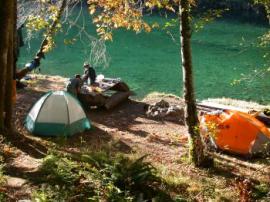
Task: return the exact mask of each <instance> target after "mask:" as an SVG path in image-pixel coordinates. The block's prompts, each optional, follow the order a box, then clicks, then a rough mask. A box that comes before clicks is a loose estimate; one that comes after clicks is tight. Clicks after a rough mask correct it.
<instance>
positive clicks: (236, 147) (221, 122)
mask: <svg viewBox="0 0 270 202" xmlns="http://www.w3.org/2000/svg"><path fill="white" fill-rule="evenodd" d="M200 122H201V123H200V124H201V126H200V129H201V130H200V131H201V133H202V135H204V136H205V137H207V136H208V137H209V135H210V140H211V142H212V143H213V144H214V146H215V147H217V148H219V149H222V150H226V151H229V152H232V153H236V154H243V155H252V154H256V153H268V152H270V130H269V129H268V128H267V127H266V126H265V125H264V124H263V123H262V122H260V121H259V120H257V119H256V118H255V117H253V116H252V115H250V114H247V113H243V112H240V111H235V110H223V111H217V112H215V113H208V114H205V115H203V116H202V117H201V120H200Z"/></svg>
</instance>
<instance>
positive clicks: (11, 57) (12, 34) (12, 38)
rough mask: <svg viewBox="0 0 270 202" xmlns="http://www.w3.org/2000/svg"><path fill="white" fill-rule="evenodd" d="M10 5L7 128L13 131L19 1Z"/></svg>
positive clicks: (6, 105)
mask: <svg viewBox="0 0 270 202" xmlns="http://www.w3.org/2000/svg"><path fill="white" fill-rule="evenodd" d="M9 1H10V3H11V5H10V14H9V15H10V16H9V17H10V18H11V19H10V22H11V24H10V26H9V44H8V57H7V72H6V85H5V87H6V90H5V101H4V102H5V112H6V117H5V122H4V124H5V127H6V128H7V129H8V131H11V130H12V108H13V102H12V95H13V77H14V74H13V71H14V65H16V64H15V63H14V61H15V58H14V57H15V54H14V53H15V51H16V49H15V48H16V47H15V37H16V32H17V31H16V19H17V12H16V10H17V1H16V0H9Z"/></svg>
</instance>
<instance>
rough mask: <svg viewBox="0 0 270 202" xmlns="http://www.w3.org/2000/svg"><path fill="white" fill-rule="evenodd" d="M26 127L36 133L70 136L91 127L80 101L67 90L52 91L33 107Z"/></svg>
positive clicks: (27, 118)
mask: <svg viewBox="0 0 270 202" xmlns="http://www.w3.org/2000/svg"><path fill="white" fill-rule="evenodd" d="M25 127H26V128H27V129H28V130H29V131H30V132H31V133H33V134H35V135H41V136H70V135H73V134H75V133H78V132H83V131H85V130H87V129H90V122H89V120H88V118H87V117H86V114H85V112H84V110H83V108H82V107H81V104H80V102H79V101H78V100H77V99H76V98H75V97H73V96H72V95H70V94H69V93H67V92H65V91H52V92H49V93H47V94H46V95H44V96H42V97H41V98H40V99H39V100H38V101H37V102H36V103H35V105H34V106H33V107H32V109H31V110H30V112H29V113H28V115H27V117H26V121H25Z"/></svg>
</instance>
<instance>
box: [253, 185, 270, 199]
mask: <svg viewBox="0 0 270 202" xmlns="http://www.w3.org/2000/svg"><path fill="white" fill-rule="evenodd" d="M269 194H270V184H264V183H260V184H259V185H256V186H254V187H253V190H252V198H254V199H257V200H258V199H264V198H266V197H267V196H269Z"/></svg>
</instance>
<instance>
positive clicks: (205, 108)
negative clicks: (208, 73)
mask: <svg viewBox="0 0 270 202" xmlns="http://www.w3.org/2000/svg"><path fill="white" fill-rule="evenodd" d="M197 108H198V110H199V111H202V112H211V111H215V110H226V109H227V110H236V111H240V112H244V113H248V112H249V111H250V110H249V109H243V108H239V107H234V106H227V105H222V104H210V103H206V104H204V103H198V104H197ZM254 117H255V118H256V119H258V120H259V121H261V122H262V123H264V124H265V125H266V126H268V127H269V126H270V117H269V116H266V115H265V114H264V113H263V112H260V113H255V114H254Z"/></svg>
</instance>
